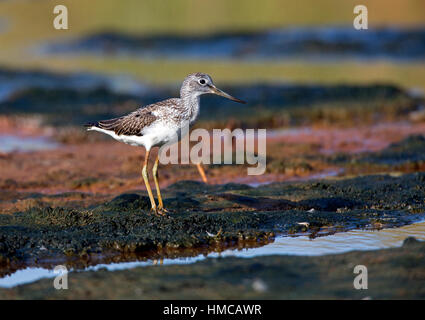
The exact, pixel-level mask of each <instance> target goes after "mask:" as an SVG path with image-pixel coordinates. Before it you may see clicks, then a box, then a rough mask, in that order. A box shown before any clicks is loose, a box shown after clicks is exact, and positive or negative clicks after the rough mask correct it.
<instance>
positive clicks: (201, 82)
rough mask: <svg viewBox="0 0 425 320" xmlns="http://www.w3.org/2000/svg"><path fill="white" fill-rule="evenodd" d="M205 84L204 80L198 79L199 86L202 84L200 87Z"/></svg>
mask: <svg viewBox="0 0 425 320" xmlns="http://www.w3.org/2000/svg"><path fill="white" fill-rule="evenodd" d="M206 83H207V82H206V81H205V79H200V80H199V84H202V85H204V84H206Z"/></svg>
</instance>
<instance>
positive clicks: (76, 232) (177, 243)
mask: <svg viewBox="0 0 425 320" xmlns="http://www.w3.org/2000/svg"><path fill="white" fill-rule="evenodd" d="M424 181H425V174H424V173H413V174H404V175H398V176H389V175H375V176H365V177H359V178H353V179H343V180H334V181H332V180H329V181H312V182H299V183H272V184H269V185H265V186H262V187H258V188H252V187H249V186H247V185H239V184H226V185H206V184H203V183H200V182H192V181H182V182H178V183H176V184H174V185H171V186H170V187H168V188H167V189H165V190H164V195H165V198H166V200H165V206H166V207H167V208H168V209H169V210H170V211H171V212H170V213H169V214H168V215H167V216H157V215H155V214H152V213H151V212H150V204H149V199H148V198H147V197H146V196H144V195H143V194H140V192H139V193H126V194H123V195H120V196H118V197H116V198H114V199H113V200H111V201H109V202H106V203H104V204H101V205H94V206H89V207H88V208H77V207H76V208H65V207H60V206H56V207H54V208H52V207H51V206H49V205H47V204H44V203H43V202H42V201H40V202H39V203H38V204H37V205H36V206H34V207H32V208H31V209H28V210H26V211H23V212H17V213H14V214H9V215H1V216H0V218H1V220H0V231H1V234H0V237H1V238H0V239H1V243H0V262H1V264H2V268H1V270H2V274H7V273H8V272H10V270H14V269H19V268H22V267H25V266H31V265H40V264H43V263H44V264H45V265H56V264H57V263H58V262H61V263H66V264H69V265H75V266H77V267H78V266H83V267H84V266H86V265H90V264H96V263H99V261H101V260H102V259H100V258H99V256H104V257H105V259H104V260H107V259H106V257H108V258H109V257H121V258H122V260H124V261H125V260H126V258H125V255H126V254H129V258H128V259H129V260H131V259H134V258H135V257H137V255H140V256H141V257H161V256H162V257H163V256H167V255H168V254H169V253H170V254H176V252H178V251H179V250H181V251H184V250H186V251H187V250H192V251H193V252H194V253H196V252H197V251H198V252H202V251H207V252H208V251H213V250H215V249H216V247H217V246H218V247H222V248H225V247H227V246H236V245H239V246H247V247H249V246H250V245H251V246H258V245H259V244H261V243H267V241H269V240H270V239H272V238H273V237H274V236H275V235H276V234H306V233H307V234H310V236H312V237H314V236H318V235H325V234H331V233H334V232H337V231H344V230H349V229H353V228H377V229H380V228H384V227H394V226H400V225H403V224H407V223H410V222H412V221H416V220H418V219H420V218H422V217H423V212H425V206H424V202H423V196H424V193H425V184H424ZM31 196H32V197H34V195H33V194H32V195H31ZM61 196H64V197H69V195H68V194H64V195H60V194H59V195H52V196H50V197H55V198H60V197H61ZM86 197H89V196H86ZM49 261H50V263H49Z"/></svg>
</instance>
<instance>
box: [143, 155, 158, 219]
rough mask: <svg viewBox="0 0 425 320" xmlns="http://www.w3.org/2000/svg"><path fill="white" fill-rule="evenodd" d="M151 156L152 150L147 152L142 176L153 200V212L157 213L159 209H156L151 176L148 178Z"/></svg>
mask: <svg viewBox="0 0 425 320" xmlns="http://www.w3.org/2000/svg"><path fill="white" fill-rule="evenodd" d="M149 154H150V150H146V156H145V162H144V164H143V170H142V176H143V181H144V182H145V185H146V190H147V191H148V195H149V199H150V200H151V206H152V211H155V213H156V212H157V207H156V204H155V199H154V197H153V194H152V190H151V186H150V185H149V176H148V169H147V167H148V161H149Z"/></svg>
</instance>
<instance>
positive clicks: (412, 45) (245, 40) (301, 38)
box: [40, 26, 425, 61]
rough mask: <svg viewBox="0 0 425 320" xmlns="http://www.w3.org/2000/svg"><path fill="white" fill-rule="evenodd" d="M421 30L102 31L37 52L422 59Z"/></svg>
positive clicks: (166, 55)
mask: <svg viewBox="0 0 425 320" xmlns="http://www.w3.org/2000/svg"><path fill="white" fill-rule="evenodd" d="M424 37H425V30H424V29H423V28H418V29H398V28H378V29H373V30H368V32H366V33H364V32H358V31H357V30H355V29H354V28H352V27H345V26H334V27H331V26H330V27H322V28H317V27H315V28H288V29H274V30H269V31H263V32H253V33H235V32H230V33H219V34H212V35H206V36H190V35H189V36H181V35H171V34H163V35H157V36H138V35H130V34H122V33H117V32H101V33H96V34H92V35H89V36H85V37H83V38H80V39H74V40H72V41H70V42H62V41H61V42H60V43H51V44H48V45H46V46H43V47H42V48H41V49H40V52H41V53H53V54H62V55H63V54H78V53H91V54H95V55H118V56H126V55H137V56H139V57H140V56H143V57H144V58H153V57H163V58H165V57H172V58H173V59H179V58H180V59H211V58H214V59H232V58H233V59H235V58H237V59H282V58H304V59H324V60H328V61H333V60H334V59H353V58H356V59H359V60H360V59H361V60H365V59H394V60H403V61H406V60H423V59H424V56H425V46H424V42H423V39H424Z"/></svg>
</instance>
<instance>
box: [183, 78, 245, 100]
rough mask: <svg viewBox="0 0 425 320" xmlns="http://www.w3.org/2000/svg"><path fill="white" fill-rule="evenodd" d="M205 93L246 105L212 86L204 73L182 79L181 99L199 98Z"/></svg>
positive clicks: (211, 82) (211, 81) (210, 80)
mask: <svg viewBox="0 0 425 320" xmlns="http://www.w3.org/2000/svg"><path fill="white" fill-rule="evenodd" d="M207 93H212V94H216V95H219V96H222V97H225V98H227V99H230V100H232V101H236V102H239V103H246V102H245V101H242V100H239V99H237V98H235V97H232V96H231V95H230V94H228V93H226V92H224V91H222V90H220V89H218V88H217V87H216V86H215V85H214V83H213V80H212V79H211V77H210V76H209V75H207V74H206V73H201V72H197V73H192V74H190V75H188V76H187V77H186V79H184V81H183V85H182V88H181V90H180V95H181V97H182V98H184V96H187V95H190V96H193V95H194V96H200V95H203V94H207Z"/></svg>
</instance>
